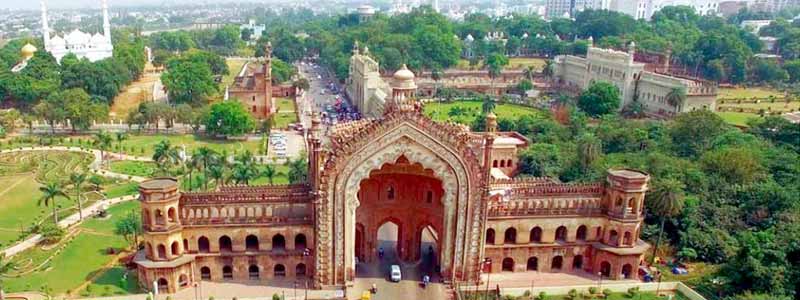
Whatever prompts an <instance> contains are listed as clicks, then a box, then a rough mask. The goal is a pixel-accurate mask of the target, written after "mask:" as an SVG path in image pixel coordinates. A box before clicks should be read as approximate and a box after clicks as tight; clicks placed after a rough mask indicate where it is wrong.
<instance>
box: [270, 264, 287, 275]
mask: <svg viewBox="0 0 800 300" xmlns="http://www.w3.org/2000/svg"><path fill="white" fill-rule="evenodd" d="M273 274H274V276H275V277H285V276H286V267H284V266H283V265H281V264H277V265H275V269H273Z"/></svg>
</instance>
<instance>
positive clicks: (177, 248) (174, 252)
mask: <svg viewBox="0 0 800 300" xmlns="http://www.w3.org/2000/svg"><path fill="white" fill-rule="evenodd" d="M170 248H172V249H170V250H172V255H173V256H178V255H181V249H180V248H181V246H180V244H178V242H177V241H175V242H172V246H171V247H170Z"/></svg>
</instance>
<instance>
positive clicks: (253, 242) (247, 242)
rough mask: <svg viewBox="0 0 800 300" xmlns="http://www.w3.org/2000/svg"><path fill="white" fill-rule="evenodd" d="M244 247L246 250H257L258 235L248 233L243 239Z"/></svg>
mask: <svg viewBox="0 0 800 300" xmlns="http://www.w3.org/2000/svg"><path fill="white" fill-rule="evenodd" d="M244 247H245V249H246V250H247V251H258V249H259V247H258V237H257V236H255V235H252V234H251V235H248V236H247V237H246V238H245V239H244Z"/></svg>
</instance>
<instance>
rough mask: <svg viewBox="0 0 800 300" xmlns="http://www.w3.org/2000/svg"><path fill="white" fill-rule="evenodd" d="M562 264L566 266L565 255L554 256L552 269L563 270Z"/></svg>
mask: <svg viewBox="0 0 800 300" xmlns="http://www.w3.org/2000/svg"><path fill="white" fill-rule="evenodd" d="M562 266H564V257H563V256H561V255H558V256H556V257H553V263H551V264H550V269H551V270H553V271H559V270H561V267H562Z"/></svg>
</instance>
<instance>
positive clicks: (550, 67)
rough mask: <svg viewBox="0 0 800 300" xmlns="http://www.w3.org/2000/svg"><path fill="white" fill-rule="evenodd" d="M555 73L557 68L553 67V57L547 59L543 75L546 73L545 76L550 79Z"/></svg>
mask: <svg viewBox="0 0 800 300" xmlns="http://www.w3.org/2000/svg"><path fill="white" fill-rule="evenodd" d="M554 73H555V70H554V68H553V60H552V59H548V60H546V61H545V62H544V68H543V69H542V75H544V77H545V78H548V79H550V78H552V77H553V74H554Z"/></svg>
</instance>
